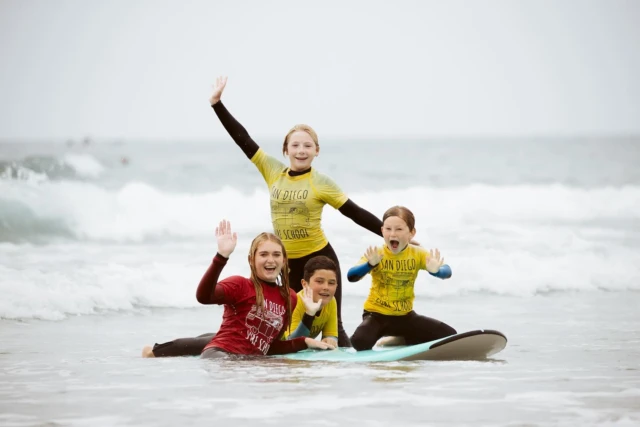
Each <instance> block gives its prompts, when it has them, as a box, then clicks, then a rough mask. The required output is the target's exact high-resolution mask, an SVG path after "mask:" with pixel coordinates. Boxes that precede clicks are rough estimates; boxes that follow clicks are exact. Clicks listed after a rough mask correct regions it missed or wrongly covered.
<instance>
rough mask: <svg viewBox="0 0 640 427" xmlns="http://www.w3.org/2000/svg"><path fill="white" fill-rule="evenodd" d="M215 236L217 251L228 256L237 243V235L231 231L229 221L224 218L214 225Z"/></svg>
mask: <svg viewBox="0 0 640 427" xmlns="http://www.w3.org/2000/svg"><path fill="white" fill-rule="evenodd" d="M216 238H217V239H218V253H219V254H220V255H222V256H223V257H225V258H229V255H231V253H232V252H233V250H234V249H235V248H236V244H237V243H238V235H237V234H236V233H232V232H231V223H230V222H229V221H227V220H226V219H223V220H222V221H220V224H218V226H217V227H216Z"/></svg>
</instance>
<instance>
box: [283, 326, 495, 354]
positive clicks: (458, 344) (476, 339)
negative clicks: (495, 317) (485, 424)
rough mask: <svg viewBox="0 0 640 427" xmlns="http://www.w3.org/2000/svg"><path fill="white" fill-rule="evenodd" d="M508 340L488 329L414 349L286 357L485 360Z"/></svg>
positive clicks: (447, 338) (393, 348) (328, 352)
mask: <svg viewBox="0 0 640 427" xmlns="http://www.w3.org/2000/svg"><path fill="white" fill-rule="evenodd" d="M506 345H507V337H506V336H504V334H502V333H501V332H498V331H493V330H489V329H481V330H476V331H469V332H464V333H461V334H456V335H451V336H448V337H445V338H440V339H438V340H435V341H430V342H426V343H423V344H417V345H404V346H393V347H374V348H373V349H371V350H364V351H356V350H354V349H352V348H342V347H341V348H338V349H336V350H304V351H300V352H298V353H291V354H285V355H282V356H277V357H284V358H286V359H292V360H318V361H335V362H393V361H399V360H484V359H487V358H488V357H490V356H493V355H494V354H496V353H498V352H500V351H502V350H503V349H504V348H505V347H506Z"/></svg>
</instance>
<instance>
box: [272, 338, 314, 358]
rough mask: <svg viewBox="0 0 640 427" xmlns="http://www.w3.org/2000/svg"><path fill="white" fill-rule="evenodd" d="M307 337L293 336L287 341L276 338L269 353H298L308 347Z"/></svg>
mask: <svg viewBox="0 0 640 427" xmlns="http://www.w3.org/2000/svg"><path fill="white" fill-rule="evenodd" d="M305 340H306V337H299V338H293V339H290V340H287V341H282V340H279V339H276V340H275V341H274V342H273V343H272V344H271V347H269V351H268V352H267V354H268V355H276V354H288V353H296V352H298V351H301V350H306V349H307V343H306V342H305Z"/></svg>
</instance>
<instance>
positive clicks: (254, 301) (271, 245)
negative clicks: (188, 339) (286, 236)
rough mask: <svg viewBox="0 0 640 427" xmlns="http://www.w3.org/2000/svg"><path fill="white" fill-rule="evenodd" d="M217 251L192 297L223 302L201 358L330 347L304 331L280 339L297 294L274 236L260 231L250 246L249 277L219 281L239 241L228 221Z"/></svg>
mask: <svg viewBox="0 0 640 427" xmlns="http://www.w3.org/2000/svg"><path fill="white" fill-rule="evenodd" d="M216 237H217V240H218V252H217V253H216V255H215V257H214V258H213V262H212V263H211V265H210V266H209V268H208V269H207V271H206V272H205V274H204V276H203V277H202V279H201V280H200V284H199V285H198V289H197V291H196V298H197V300H198V302H200V303H201V304H220V305H224V314H223V320H222V325H221V326H220V329H219V330H218V333H217V334H216V335H215V337H213V339H211V341H210V342H209V343H208V344H206V346H205V347H204V349H203V350H202V354H201V357H202V358H219V357H226V356H227V355H229V354H235V355H271V354H286V353H294V352H297V351H300V350H304V349H307V348H315V349H322V350H327V349H333V348H334V346H333V345H332V344H328V343H326V342H322V341H317V340H314V339H312V338H308V337H300V338H293V339H291V340H286V341H285V340H281V338H282V337H283V336H284V334H285V332H286V331H287V329H288V328H289V324H290V322H291V314H292V312H293V310H294V309H295V306H296V303H297V296H296V294H295V292H293V290H291V289H290V287H289V280H288V277H287V276H286V275H285V274H283V271H286V269H287V252H286V250H285V248H284V245H283V244H282V242H281V240H280V238H278V236H276V235H274V234H271V233H261V234H259V235H258V236H257V237H256V238H255V239H253V242H252V243H251V248H250V250H249V267H250V268H251V275H250V277H242V276H231V277H228V278H226V279H224V280H221V281H218V278H219V276H220V273H221V272H222V269H223V268H224V266H225V265H226V263H227V260H228V259H229V256H230V255H231V253H232V252H233V251H234V249H235V247H236V243H237V235H236V233H232V231H231V224H230V223H229V222H227V221H221V222H220V224H219V226H218V227H217V228H216Z"/></svg>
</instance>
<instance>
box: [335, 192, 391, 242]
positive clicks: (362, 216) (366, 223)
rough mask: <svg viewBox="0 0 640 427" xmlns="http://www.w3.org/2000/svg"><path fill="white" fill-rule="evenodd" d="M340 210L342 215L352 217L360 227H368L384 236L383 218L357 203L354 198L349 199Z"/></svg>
mask: <svg viewBox="0 0 640 427" xmlns="http://www.w3.org/2000/svg"><path fill="white" fill-rule="evenodd" d="M338 210H339V211H340V213H341V214H342V215H344V216H346V217H347V218H351V220H353V222H355V223H356V224H358V225H359V226H360V227H362V228H366V229H367V230H369V231H371V232H372V233H375V234H377V235H378V236H380V237H382V220H381V219H380V218H378V217H377V216H375V215H374V214H372V213H371V212H369V211H368V210H366V209H363V208H361V207H360V206H358V205H356V204H355V203H354V202H353V200H351V199H349V200H347V201H346V202H345V204H344V205H342V206H341V207H340V209H338Z"/></svg>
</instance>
